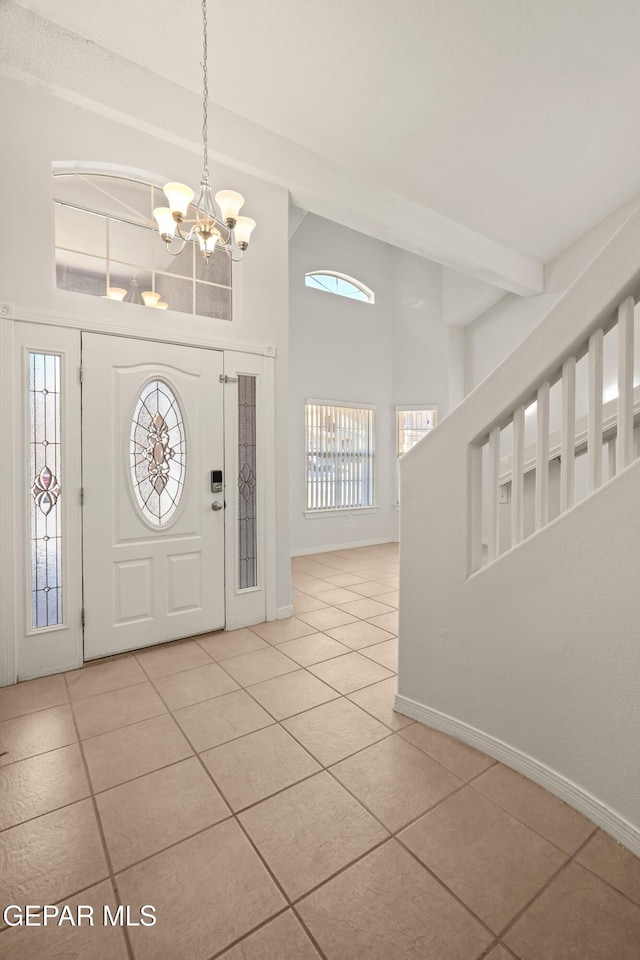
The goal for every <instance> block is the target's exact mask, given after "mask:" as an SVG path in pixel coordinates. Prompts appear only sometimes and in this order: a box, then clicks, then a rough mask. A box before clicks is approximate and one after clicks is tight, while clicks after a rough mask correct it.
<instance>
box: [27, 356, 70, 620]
mask: <svg viewBox="0 0 640 960" xmlns="http://www.w3.org/2000/svg"><path fill="white" fill-rule="evenodd" d="M61 401H62V397H61V382H60V357H59V356H58V355H57V354H50V353H30V354H29V473H28V477H29V486H30V491H31V501H30V504H31V506H30V519H31V626H32V627H33V628H34V629H40V628H41V627H51V626H54V625H55V624H58V623H62V516H61V510H62V502H61V501H62V480H63V478H62V456H61V439H62V438H61V418H60V412H61V410H60V407H61Z"/></svg>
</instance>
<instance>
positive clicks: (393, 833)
mask: <svg viewBox="0 0 640 960" xmlns="http://www.w3.org/2000/svg"><path fill="white" fill-rule="evenodd" d="M246 692H247V693H248V692H249V691H248V690H247V691H246ZM341 697H342V699H346V697H345V695H341ZM256 702H257V701H256ZM329 702H334V701H329ZM311 709H313V708H311ZM287 719H288V718H287ZM276 723H280V721H276ZM283 729H285V731H286V732H287V733H289V731H288V730H286V727H285V728H283ZM394 735H395V734H394V732H393V731H392V732H391V734H390V736H394ZM291 736H294V735H293V734H291ZM294 739H296V738H295V736H294ZM387 739H389V737H383V738H382V740H381V741H377V742H378V743H380V742H382V741H384V740H387ZM296 742H299V741H297V739H296ZM405 742H406V741H405ZM372 745H373V744H368V745H367V746H365V747H363V748H361V749H360V750H358V751H356V752H355V753H354V754H349V756H348V757H345V758H343V759H350V757H351V756H355V755H356V753H361V752H363V751H364V750H367V749H368V748H369V747H370V746H372ZM300 746H303V745H302V744H300ZM304 749H306V748H304ZM416 749H417V748H416ZM307 752H308V751H307ZM421 752H423V751H421ZM312 756H313V755H312ZM314 759H315V758H314ZM431 759H432V760H433V762H434V763H438V761H437V760H435V759H434V758H431ZM317 762H319V761H317ZM336 762H337V763H340V762H342V761H336ZM496 762H497V761H496ZM438 765H439V766H442V764H438ZM492 766H493V764H492ZM443 769H446V768H444V767H443ZM487 769H488V768H487ZM322 772H325V773H328V774H329V775H330V776H331V777H332V779H333V780H334V782H335V783H337V784H338V786H339V787H341V788H342V789H343V790H345V792H346V793H348V794H349V796H351V798H352V799H353V800H354V801H355V802H356V803H357V804H358V805H359V806H361V807H363V809H364V810H366V812H367V813H368V814H369V816H371V817H372V818H373V819H374V820H375V821H376V823H378V824H379V825H380V826H381V827H382V829H383V830H385V831H386V833H387V834H388V836H387V837H386V838H385V839H384V840H382V841H380V842H379V843H377V844H375V845H374V846H373V847H371V848H369V849H368V850H367V851H365V852H364V853H363V854H361V855H360V856H358V857H357V858H356V859H354V860H352V861H349V863H348V864H346V865H345V866H343V867H341V868H340V869H339V870H337V871H336V872H335V873H333V874H331V875H330V876H329V877H325V878H324V879H323V880H322V881H321V882H320V883H319V884H316V886H315V887H312V888H311V889H310V890H307V891H306V892H305V893H304V894H302V895H301V896H300V897H299V898H297V900H296V901H295V903H299V902H300V901H301V900H303V899H306V898H307V897H309V896H311V895H312V894H313V893H315V891H316V890H318V889H319V888H320V887H322V886H324V885H325V883H329V882H330V881H331V880H334V879H335V878H336V877H337V876H339V875H340V874H342V873H344V872H345V871H346V870H348V869H350V868H351V867H353V866H355V864H357V863H358V862H359V861H360V860H363V859H364V858H365V857H367V856H368V855H369V854H370V853H373V852H374V850H377V849H378V848H379V847H381V846H384V844H385V843H388V842H390V841H391V840H397V842H399V843H400V844H402V847H403V849H405V850H407V852H408V853H410V854H411V856H412V857H413V858H414V860H416V862H417V863H418V864H419V865H420V866H421V867H422V868H423V869H424V870H426V871H427V873H429V874H430V875H431V876H432V877H433V878H434V879H436V880H437V882H438V883H439V885H440V886H441V887H443V888H444V889H445V890H446V891H447V892H448V893H450V894H451V895H452V896H453V897H454V898H455V899H456V900H457V901H458V903H459V904H460V905H461V906H462V907H463V908H464V909H465V910H466V911H467V912H468V913H470V914H471V915H472V916H473V917H474V918H475V919H477V920H478V922H479V923H481V924H482V926H484V927H486V929H487V930H489V932H490V933H491V935H492V936H493V938H494V940H495V938H496V937H497V934H495V933H494V931H492V930H491V929H490V928H489V927H488V926H487V924H486V923H485V922H484V921H483V920H481V919H480V917H477V916H476V914H475V913H474V912H473V911H472V910H471V909H470V907H468V906H467V904H465V903H464V902H463V901H462V900H461V899H460V898H459V897H458V896H457V894H455V893H454V892H453V891H452V890H450V889H449V888H448V887H447V885H446V884H445V883H444V881H442V880H441V879H440V878H439V877H438V876H436V875H435V874H433V873H432V871H431V870H430V869H429V868H428V867H427V866H426V865H425V864H424V863H422V861H421V860H420V859H419V858H418V857H417V856H416V855H415V854H414V853H413V852H412V851H411V850H408V848H407V847H406V846H405V844H404V843H403V842H402V840H400V838H399V836H398V834H399V833H400V832H402V831H403V830H406V829H407V828H408V827H409V826H411V825H412V824H413V823H415V822H416V821H417V820H420V819H421V818H422V817H423V816H426V814H427V813H430V812H431V810H433V809H435V808H436V807H438V806H440V804H441V803H444V801H445V800H447V799H449V797H451V796H453V795H454V794H455V793H458V792H459V791H460V790H462V789H463V788H464V787H465V786H467V782H462V783H461V784H460V786H459V787H457V788H456V789H455V790H454V791H452V792H451V793H450V794H447V796H446V797H443V798H442V799H441V800H439V801H438V802H437V803H436V804H434V805H433V806H432V807H430V808H429V809H428V810H425V811H422V813H420V814H418V815H417V816H416V817H415V818H414V819H412V820H411V821H409V822H407V823H406V824H403V825H402V826H401V827H400V828H398V830H397V831H391V830H390V829H389V828H388V827H387V826H386V825H385V824H384V823H383V822H382V820H380V818H379V817H378V816H376V815H375V814H374V813H373V812H372V811H371V810H369V808H368V807H367V806H366V804H365V803H364V802H363V801H362V800H361V799H360V798H358V797H356V796H355V795H354V794H353V793H352V792H351V790H349V788H348V787H346V786H345V785H344V784H343V783H341V782H340V780H338V778H337V777H336V776H335V774H334V773H333V772H332V770H331V769H330V768H329V767H325V766H324V765H322ZM448 772H450V771H448ZM481 773H484V770H483V771H481ZM313 776H317V773H316V774H311V775H310V776H309V777H307V778H305V779H311V778H312V777H313ZM477 776H480V774H477ZM212 779H213V781H214V783H215V782H216V781H215V779H214V778H213V776H212ZM458 779H460V778H458ZM298 782H301V781H298ZM468 782H470V781H468ZM295 785H296V784H292V785H290V786H289V787H284V788H283V789H282V790H280V791H278V793H282V792H284V791H285V790H288V789H290V787H291V786H295ZM216 786H217V784H216ZM218 789H219V788H218ZM276 795H277V794H272V796H276ZM264 799H265V800H266V799H269V798H264ZM225 800H226V798H225ZM262 802H263V801H258V802H257V804H258V803H262ZM257 804H254V806H256V805H257Z"/></svg>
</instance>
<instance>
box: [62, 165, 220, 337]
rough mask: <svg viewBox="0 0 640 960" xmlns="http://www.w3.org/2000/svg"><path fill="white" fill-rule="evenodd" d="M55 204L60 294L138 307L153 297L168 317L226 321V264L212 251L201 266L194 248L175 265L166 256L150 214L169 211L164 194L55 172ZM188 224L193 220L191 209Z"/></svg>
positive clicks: (140, 185) (115, 180) (100, 177)
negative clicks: (174, 314)
mask: <svg viewBox="0 0 640 960" xmlns="http://www.w3.org/2000/svg"><path fill="white" fill-rule="evenodd" d="M53 198H54V211H55V244H56V282H57V286H58V287H59V288H60V289H62V290H70V291H73V292H75V293H86V294H89V295H91V296H94V297H108V298H109V299H113V300H123V299H124V300H125V301H128V302H130V303H138V304H141V305H144V303H143V296H142V295H143V294H144V293H147V292H151V293H155V294H158V295H159V299H160V302H161V303H166V304H168V306H169V308H170V309H171V310H178V311H180V312H181V313H191V314H198V315H199V316H204V317H215V318H217V319H220V320H231V261H230V259H229V257H228V256H227V254H226V253H225V252H224V251H223V250H216V251H215V252H214V254H213V256H212V257H211V259H210V260H209V262H208V263H206V264H205V262H204V261H203V260H202V258H201V257H200V255H199V252H197V251H196V247H197V244H193V243H188V244H187V246H186V249H185V250H184V251H183V252H182V253H181V254H180V256H179V257H172V256H171V255H170V254H169V253H167V251H166V248H165V245H164V243H163V242H162V240H161V239H160V237H159V236H158V233H157V230H156V229H155V221H154V219H153V215H152V210H153V208H154V207H156V206H165V205H166V198H165V196H164V193H163V191H162V188H161V187H159V186H154V185H153V184H150V183H148V182H146V181H142V180H136V179H133V178H131V177H129V178H127V177H122V176H112V175H106V174H97V173H90V172H83V173H71V172H57V171H56V172H55V173H54V176H53ZM189 216H190V217H191V216H195V208H194V207H193V205H192V208H191V211H190V213H189ZM147 299H149V298H147ZM152 299H153V298H152ZM155 300H156V301H157V300H158V297H155ZM150 307H151V305H149V306H147V307H145V309H150Z"/></svg>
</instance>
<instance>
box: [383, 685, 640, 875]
mask: <svg viewBox="0 0 640 960" xmlns="http://www.w3.org/2000/svg"><path fill="white" fill-rule="evenodd" d="M394 709H395V710H397V711H398V713H402V714H403V715H404V716H405V717H411V719H412V720H419V721H420V723H424V724H426V725H427V726H429V727H433V728H434V729H436V730H441V731H442V732H443V733H448V734H450V735H451V736H452V737H455V738H456V739H457V740H461V741H462V742H463V743H468V744H469V746H471V747H476V749H478V750H482V752H483V753H487V754H489V756H490V757H495V759H496V760H500V761H501V762H502V763H504V764H505V765H506V766H508V767H512V768H513V769H514V770H517V771H518V772H519V773H522V774H524V776H525V777H528V778H529V780H533V781H534V782H535V783H538V784H539V785H540V786H541V787H544V789H545V790H548V791H549V792H550V793H553V794H554V795H555V796H556V797H559V798H560V799H561V800H564V801H565V802H566V803H568V804H569V805H570V806H571V807H573V808H574V809H575V810H578V811H579V812H580V813H582V814H584V816H585V817H588V819H589V820H591V821H592V822H593V823H595V824H597V825H598V826H599V827H601V828H602V829H603V830H604V831H605V833H608V834H610V836H612V837H613V838H614V839H615V840H618V841H619V842H620V843H621V844H623V846H625V847H626V848H627V849H628V850H630V851H631V852H632V853H634V854H635V855H636V856H640V827H638V826H636V825H634V824H633V823H630V822H629V821H628V820H626V819H625V818H624V817H623V816H621V815H620V814H619V813H617V811H615V810H612V809H611V808H610V807H608V806H607V805H606V804H605V803H603V802H602V801H601V800H598V799H597V797H594V796H593V795H592V794H590V793H589V792H588V791H587V790H584V789H583V788H582V787H580V786H578V784H577V783H573V782H572V781H571V780H568V779H567V778H566V777H563V776H562V774H561V773H558V772H557V771H556V770H552V769H551V767H547V766H545V764H544V763H541V762H540V761H539V760H535V759H534V758H533V757H530V756H529V755H528V754H526V753H523V752H522V751H521V750H518V749H517V748H516V747H513V746H511V745H510V744H508V743H504V741H503V740H498V738H497V737H492V736H491V735H490V734H488V733H483V731H482V730H478V729H477V728H476V727H472V726H470V724H468V723H464V722H463V721H462V720H456V719H455V717H450V716H448V714H446V713H441V712H440V711H439V710H434V709H433V708H432V707H427V706H426V705H425V704H423V703H419V702H418V701H417V700H411V699H410V698H409V697H403V696H401V695H400V694H397V695H396V698H395V704H394Z"/></svg>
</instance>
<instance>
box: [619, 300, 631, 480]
mask: <svg viewBox="0 0 640 960" xmlns="http://www.w3.org/2000/svg"><path fill="white" fill-rule="evenodd" d="M633 306H634V304H633V297H627V299H626V300H625V301H624V302H623V303H621V304H620V306H619V307H618V443H617V447H618V464H617V469H618V473H620V471H621V470H624V468H625V467H626V466H627V465H628V464H630V463H631V461H632V460H633Z"/></svg>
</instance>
